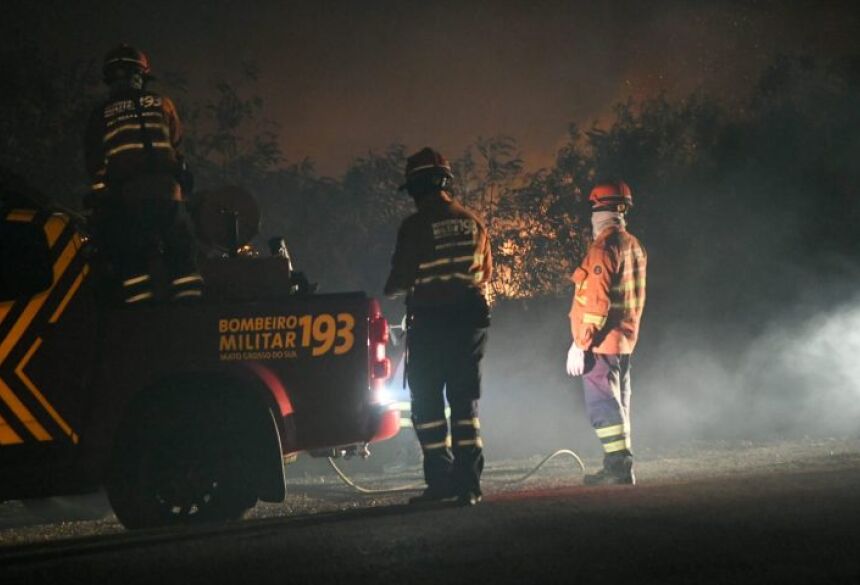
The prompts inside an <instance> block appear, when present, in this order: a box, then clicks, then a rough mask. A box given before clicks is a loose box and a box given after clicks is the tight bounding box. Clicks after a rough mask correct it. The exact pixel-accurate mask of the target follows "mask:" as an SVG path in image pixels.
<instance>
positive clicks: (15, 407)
mask: <svg viewBox="0 0 860 585" xmlns="http://www.w3.org/2000/svg"><path fill="white" fill-rule="evenodd" d="M0 398H2V399H3V402H5V403H6V404H8V405H9V408H11V409H12V412H14V413H15V416H17V417H18V420H20V421H21V422H22V423H23V424H24V426H25V427H27V430H28V431H30V432H31V433H32V434H33V436H34V437H36V438H37V439H38V440H40V441H50V440H51V435H49V434H48V431H46V430H45V427H43V426H42V425H40V424H39V421H37V420H36V419H35V418H33V413H31V412H30V410H29V409H28V408H27V407H26V406H24V403H22V402H21V401H20V400H18V397H17V396H15V394H13V393H12V390H11V389H10V388H9V386H7V385H6V382H4V381H3V380H2V378H0Z"/></svg>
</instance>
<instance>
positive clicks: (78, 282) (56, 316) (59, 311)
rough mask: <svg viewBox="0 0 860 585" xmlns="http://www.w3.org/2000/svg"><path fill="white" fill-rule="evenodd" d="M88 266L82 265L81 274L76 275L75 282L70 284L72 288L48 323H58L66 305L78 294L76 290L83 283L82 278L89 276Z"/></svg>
mask: <svg viewBox="0 0 860 585" xmlns="http://www.w3.org/2000/svg"><path fill="white" fill-rule="evenodd" d="M89 272H90V266H89V264H84V267H83V269H82V270H81V273H80V274H78V277H77V278H76V279H75V282H73V283H72V286H71V287H70V288H69V292H67V293H66V296H65V297H64V298H63V300H62V302H61V303H60V305H59V306H58V307H57V310H56V311H54V314H53V315H52V316H51V319H50V322H51V323H56V322H57V321H59V319H60V316H61V315H62V314H63V311H65V310H66V305H68V304H69V301H71V300H72V297H74V296H75V293H76V292H78V289H79V288H80V286H81V283H82V282H83V281H84V278H85V277H86V276H87V274H89Z"/></svg>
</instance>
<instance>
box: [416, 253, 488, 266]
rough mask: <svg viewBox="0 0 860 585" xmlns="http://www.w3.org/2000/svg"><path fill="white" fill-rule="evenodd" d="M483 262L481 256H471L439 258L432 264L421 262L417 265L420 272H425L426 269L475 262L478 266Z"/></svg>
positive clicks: (482, 256)
mask: <svg viewBox="0 0 860 585" xmlns="http://www.w3.org/2000/svg"><path fill="white" fill-rule="evenodd" d="M483 260H484V255H483V254H471V255H469V256H457V257H451V258H440V259H439V260H433V261H432V262H422V263H421V264H419V265H418V268H419V269H421V270H427V269H428V268H435V267H436V266H443V265H445V264H459V263H461V262H476V263H478V264H480V263H481V262H483Z"/></svg>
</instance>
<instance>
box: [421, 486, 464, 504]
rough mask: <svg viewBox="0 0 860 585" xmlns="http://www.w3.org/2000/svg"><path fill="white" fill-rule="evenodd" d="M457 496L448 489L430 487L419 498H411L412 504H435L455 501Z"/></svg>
mask: <svg viewBox="0 0 860 585" xmlns="http://www.w3.org/2000/svg"><path fill="white" fill-rule="evenodd" d="M456 497H457V494H455V493H454V492H453V490H451V489H450V488H447V487H428V488H427V489H425V490H424V491H423V492H422V493H420V494H419V495H417V496H413V497H411V498H409V503H410V504H432V503H434V502H444V501H446V500H453V499H454V498H456Z"/></svg>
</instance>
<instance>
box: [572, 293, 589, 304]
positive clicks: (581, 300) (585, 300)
mask: <svg viewBox="0 0 860 585" xmlns="http://www.w3.org/2000/svg"><path fill="white" fill-rule="evenodd" d="M573 298H574V299H576V302H577V303H579V304H580V305H587V304H588V298H586V297H583V296H579V295H576V296H574V297H573Z"/></svg>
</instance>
